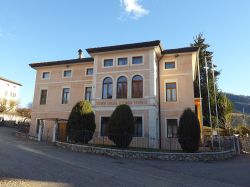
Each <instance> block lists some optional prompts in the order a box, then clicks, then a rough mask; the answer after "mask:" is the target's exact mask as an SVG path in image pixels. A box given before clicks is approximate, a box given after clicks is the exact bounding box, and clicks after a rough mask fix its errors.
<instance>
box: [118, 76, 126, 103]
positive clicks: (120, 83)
mask: <svg viewBox="0 0 250 187" xmlns="http://www.w3.org/2000/svg"><path fill="white" fill-rule="evenodd" d="M122 77H125V78H126V97H118V80H119V79H120V78H122ZM124 83H125V82H120V84H124ZM127 98H128V77H127V76H125V75H121V76H119V77H118V78H117V80H116V99H127Z"/></svg>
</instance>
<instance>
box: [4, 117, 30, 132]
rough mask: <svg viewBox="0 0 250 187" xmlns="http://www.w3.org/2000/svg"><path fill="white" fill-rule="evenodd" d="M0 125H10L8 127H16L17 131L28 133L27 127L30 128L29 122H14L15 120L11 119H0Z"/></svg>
mask: <svg viewBox="0 0 250 187" xmlns="http://www.w3.org/2000/svg"><path fill="white" fill-rule="evenodd" d="M0 126H4V127H10V128H16V129H17V131H19V132H22V133H26V134H28V133H29V129H30V124H29V123H24V122H18V123H16V121H12V120H8V121H4V120H2V121H0Z"/></svg>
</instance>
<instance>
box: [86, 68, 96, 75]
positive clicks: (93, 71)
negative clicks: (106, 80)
mask: <svg viewBox="0 0 250 187" xmlns="http://www.w3.org/2000/svg"><path fill="white" fill-rule="evenodd" d="M89 69H92V71H93V73H92V74H88V70H89ZM85 75H86V76H93V75H94V68H91V67H87V68H86V69H85Z"/></svg>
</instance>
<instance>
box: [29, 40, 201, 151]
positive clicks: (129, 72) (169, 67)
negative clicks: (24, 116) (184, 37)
mask: <svg viewBox="0 0 250 187" xmlns="http://www.w3.org/2000/svg"><path fill="white" fill-rule="evenodd" d="M87 52H88V53H89V55H90V56H91V57H89V58H83V57H82V51H81V50H79V57H78V58H77V59H72V60H63V61H52V62H40V63H33V64H30V66H31V67H32V68H34V69H35V70H36V83H35V93H34V100H33V108H32V118H31V128H30V135H32V136H37V137H39V138H40V139H43V140H47V141H54V140H55V132H56V131H58V129H59V130H60V128H63V126H64V127H65V120H67V119H68V116H69V114H70V112H71V109H72V108H73V106H74V105H75V104H76V103H77V102H78V101H80V100H83V99H86V100H89V101H91V103H92V106H93V108H94V111H95V118H96V119H95V120H96V125H97V127H96V132H95V135H94V137H93V141H94V142H97V143H98V141H103V140H104V139H103V137H105V136H106V132H105V125H106V124H107V122H108V119H109V117H110V116H111V114H112V112H113V111H114V109H115V108H116V106H117V105H119V104H128V105H129V106H130V107H131V109H132V112H133V115H134V116H135V132H134V138H133V140H132V143H131V145H132V146H140V147H151V148H158V147H168V146H169V145H168V141H167V140H168V139H176V135H177V128H178V121H179V118H180V115H181V114H182V112H183V110H184V109H185V108H191V109H192V110H194V111H196V112H197V114H198V115H199V114H200V113H199V111H200V104H199V101H200V100H199V99H198V100H197V99H195V98H194V86H193V82H194V79H195V77H196V73H197V70H198V60H199V59H198V48H195V47H187V48H179V49H170V50H164V49H163V48H162V46H161V43H160V41H159V40H156V41H150V42H142V43H133V44H124V45H116V46H107V47H98V48H89V49H87ZM105 141H106V143H111V142H109V140H108V139H105ZM176 143H177V142H176Z"/></svg>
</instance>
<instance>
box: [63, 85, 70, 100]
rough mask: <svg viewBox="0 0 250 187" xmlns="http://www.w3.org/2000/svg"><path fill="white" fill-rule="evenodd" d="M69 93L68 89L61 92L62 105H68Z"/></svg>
mask: <svg viewBox="0 0 250 187" xmlns="http://www.w3.org/2000/svg"><path fill="white" fill-rule="evenodd" d="M69 93H70V89H69V88H63V91H62V104H68V103H69Z"/></svg>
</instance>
